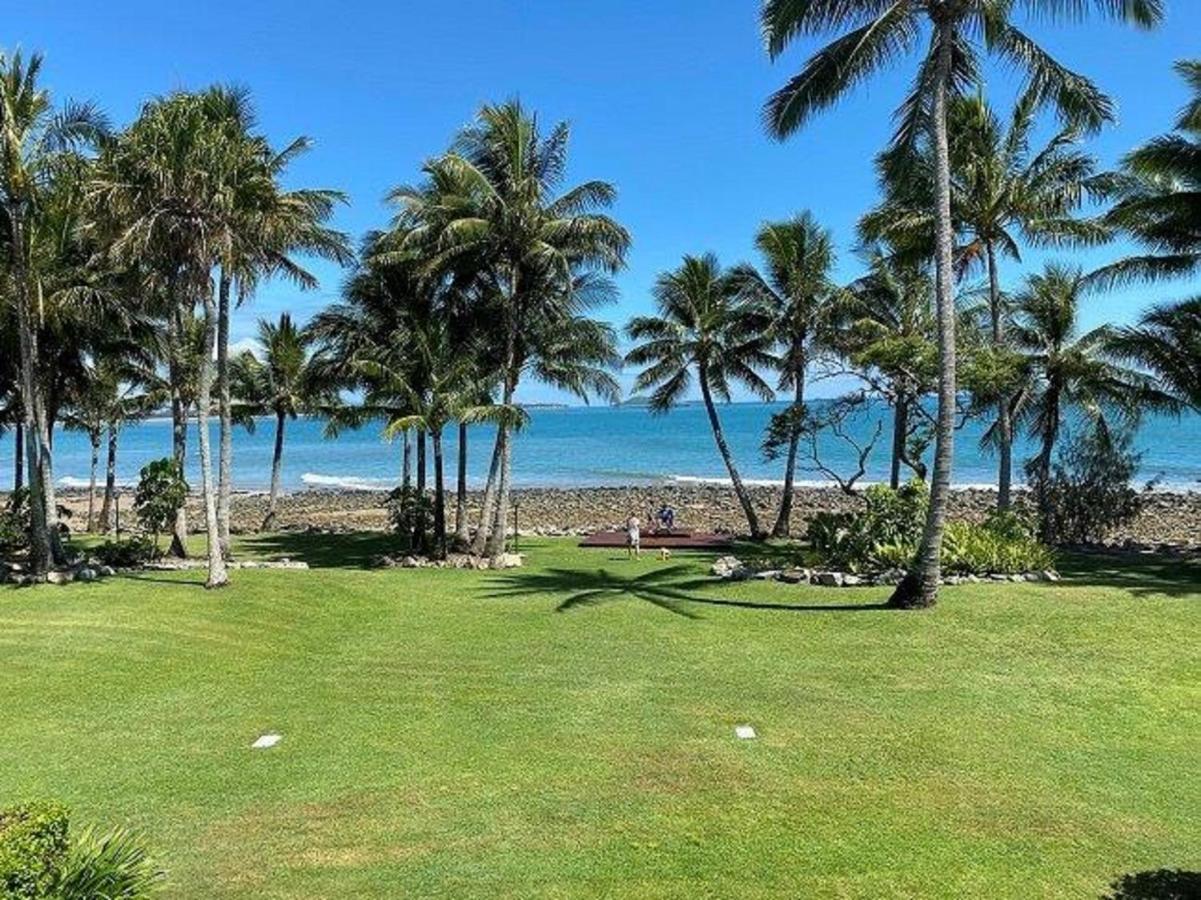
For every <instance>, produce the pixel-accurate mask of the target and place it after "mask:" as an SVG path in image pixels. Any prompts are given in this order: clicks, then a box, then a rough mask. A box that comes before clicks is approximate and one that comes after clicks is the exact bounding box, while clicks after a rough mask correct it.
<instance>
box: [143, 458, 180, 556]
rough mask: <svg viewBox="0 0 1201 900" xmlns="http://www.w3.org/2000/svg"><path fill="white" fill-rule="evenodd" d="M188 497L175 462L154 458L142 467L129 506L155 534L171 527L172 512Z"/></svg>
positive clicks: (155, 543)
mask: <svg viewBox="0 0 1201 900" xmlns="http://www.w3.org/2000/svg"><path fill="white" fill-rule="evenodd" d="M187 500H188V483H187V482H186V481H184V477H183V472H181V471H180V469H179V466H177V465H176V464H175V461H174V460H172V459H170V458H167V459H156V460H154V461H153V462H151V463H147V464H146V465H145V466H143V467H142V471H141V473H140V477H139V479H138V490H137V493H136V494H134V500H133V506H134V510H135V511H136V512H137V515H138V521H139V522H141V523H142V527H143V528H145V529H146V530H147V531H149V532H150V533H151V534H152V535H153V536H154V546H155V547H156V548H157V547H158V536H159V535H160V534H162V533H163V532H164V531H166V530H167V529H168V528H170V527H171V525H172V523H173V522H174V521H175V514H176V513H177V512H179V509H180V507H182V506H183V505H184V504H185V503H186V502H187Z"/></svg>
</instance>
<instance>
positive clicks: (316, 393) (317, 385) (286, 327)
mask: <svg viewBox="0 0 1201 900" xmlns="http://www.w3.org/2000/svg"><path fill="white" fill-rule="evenodd" d="M258 342H259V345H260V346H261V347H262V359H260V358H259V357H258V356H256V355H255V354H254V353H252V352H251V351H249V350H247V351H245V352H244V353H242V355H241V356H240V357H238V358H237V359H236V360H235V362H234V366H233V379H232V380H233V384H234V386H235V388H236V398H237V399H236V402H235V403H234V404H233V405H232V406H231V421H232V419H233V412H234V410H233V407H234V406H236V407H237V408H238V409H237V412H238V413H239V416H240V418H242V419H243V421H245V422H246V423H247V424H248V425H250V426H251V427H253V423H254V419H253V417H254V416H256V415H271V416H274V417H275V442H274V447H273V450H272V453H271V490H270V493H269V494H268V496H267V513H266V515H265V516H264V517H263V523H262V525H261V526H260V528H261V529H262V530H263V531H267V530H269V529H270V528H271V527H272V526H273V525H274V523H275V513H276V511H275V507H276V502H277V500H278V499H279V487H280V473H281V471H282V467H283V455H284V430H285V427H286V425H287V422H288V420H289V419H296V418H297V416H299V415H301V414H302V413H311V412H320V411H322V410H329V409H331V408H332V407H334V406H335V405H336V404H337V403H338V392H337V390H336V388H335V386H334V384H333V383H332V382H331V379H330V378H329V370H328V368H327V367H325V366H324V365H323V364H322V362H321V361H320V360H315V359H314V357H313V355H312V352H311V348H312V345H313V342H314V338H313V336H312V335H311V334H309V333H308V332H305V331H303V330H301V329H300V328H297V327H296V324H295V323H294V322H293V321H292V316H291V315H290V314H289V313H281V314H280V317H279V321H278V322H272V321H270V320H268V319H259V323H258Z"/></svg>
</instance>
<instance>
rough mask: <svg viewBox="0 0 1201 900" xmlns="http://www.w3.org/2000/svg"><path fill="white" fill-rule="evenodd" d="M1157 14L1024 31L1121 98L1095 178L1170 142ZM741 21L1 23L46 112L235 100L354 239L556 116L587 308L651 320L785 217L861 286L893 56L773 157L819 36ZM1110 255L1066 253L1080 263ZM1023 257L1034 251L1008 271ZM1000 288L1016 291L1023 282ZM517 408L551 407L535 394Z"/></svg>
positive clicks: (578, 15) (289, 305)
mask: <svg viewBox="0 0 1201 900" xmlns="http://www.w3.org/2000/svg"><path fill="white" fill-rule="evenodd" d="M1166 5H1167V6H1168V20H1167V23H1166V25H1165V26H1164V27H1163V28H1161V29H1159V30H1158V31H1157V32H1153V33H1149V34H1148V33H1142V32H1136V31H1134V30H1131V29H1125V28H1119V27H1117V26H1115V25H1111V24H1107V23H1103V22H1099V21H1092V22H1089V23H1085V24H1080V25H1068V26H1057V27H1055V28H1054V29H1052V28H1049V27H1045V26H1043V25H1040V24H1039V23H1034V24H1032V25H1030V27H1029V30H1030V31H1031V32H1033V33H1034V34H1035V35H1036V36H1038V37H1039V38H1040V39H1041V40H1042V41H1043V43H1044V45H1045V46H1046V47H1047V48H1048V49H1050V50H1051V51H1052V52H1053V53H1054V54H1055V55H1056V56H1057V57H1058V58H1059V59H1060V60H1061V61H1063V62H1064V63H1066V64H1067V65H1069V66H1072V67H1073V68H1076V69H1078V70H1080V71H1083V72H1085V73H1086V74H1088V75H1090V76H1091V77H1093V78H1094V79H1095V80H1096V81H1098V82H1099V83H1100V85H1101V86H1102V87H1103V88H1104V89H1105V90H1107V91H1108V92H1109V93H1110V94H1111V96H1113V97H1114V99H1115V100H1116V101H1117V104H1118V109H1119V122H1118V124H1117V126H1115V127H1111V128H1109V129H1107V130H1106V132H1104V133H1103V134H1101V135H1099V136H1098V137H1096V138H1095V139H1092V140H1090V142H1089V146H1090V148H1091V149H1092V150H1093V152H1094V153H1095V154H1096V155H1097V156H1098V157H1099V158H1100V160H1101V161H1102V163H1103V164H1111V163H1113V162H1114V161H1115V160H1117V159H1118V158H1119V157H1120V156H1121V154H1122V153H1124V152H1126V151H1127V150H1129V149H1130V148H1132V147H1133V146H1135V145H1136V144H1138V143H1139V142H1140V141H1142V140H1144V139H1145V138H1147V137H1149V136H1151V135H1154V134H1157V133H1160V132H1162V131H1165V130H1167V129H1168V127H1169V125H1170V122H1171V120H1172V119H1173V116H1174V114H1175V112H1176V110H1177V109H1178V108H1179V107H1180V106H1181V105H1182V103H1183V101H1184V97H1185V94H1184V90H1183V87H1182V85H1181V84H1180V83H1179V82H1178V80H1177V79H1176V78H1175V77H1174V75H1173V73H1172V71H1171V63H1172V62H1173V61H1174V60H1176V59H1180V58H1184V57H1187V56H1190V55H1191V56H1197V55H1201V49H1199V45H1198V43H1197V40H1196V38H1197V36H1198V35H1201V4H1199V3H1197V2H1196V0H1166ZM757 11H758V5H757V3H756V2H754V0H744V2H731V0H687V2H685V0H651V2H648V0H610V2H607V3H587V2H582V0H460V2H456V3H446V2H426V0H421V2H380V0H358V2H356V0H348V2H343V3H337V4H333V3H330V4H323V3H315V2H309V3H303V2H302V3H296V2H280V0H255V2H241V3H232V2H228V0H208V2H204V3H199V2H192V3H187V2H180V3H164V2H161V0H159V2H146V0H137V2H126V0H110V2H108V3H104V4H93V3H63V2H53V0H48V2H44V3H32V4H18V5H17V6H16V7H14V8H13V9H10V10H9V11H7V12H6V15H5V37H4V41H5V42H6V44H7V46H8V47H9V48H11V47H14V46H21V47H22V48H24V49H26V50H35V49H36V50H40V51H42V52H43V53H44V54H45V56H46V68H45V80H46V83H47V85H48V86H49V87H51V89H52V90H53V91H54V92H55V93H56V95H57V96H59V97H60V98H61V97H73V98H78V99H83V98H88V99H92V100H95V101H96V102H97V103H99V104H100V105H101V106H102V107H103V108H104V109H105V111H106V112H107V113H108V114H109V116H110V117H111V118H112V119H113V121H114V122H115V123H117V124H125V123H127V122H128V121H129V120H131V119H132V118H133V117H134V116H135V115H136V113H137V110H138V107H139V104H140V103H141V102H142V101H143V100H145V99H147V98H148V97H151V96H153V95H155V94H157V93H161V92H164V91H167V90H171V89H173V88H194V87H201V86H204V85H207V84H210V83H212V82H218V81H220V82H234V83H238V84H242V85H245V86H247V87H249V88H250V89H251V91H252V93H253V96H254V100H255V104H256V107H257V109H258V112H259V118H260V121H261V125H262V128H263V130H264V131H265V132H266V133H267V134H268V135H269V136H270V137H271V139H272V140H273V141H274V142H276V143H277V144H283V143H284V142H286V141H288V140H290V139H291V138H292V137H294V136H296V135H298V134H305V135H308V136H309V137H311V138H312V139H313V140H314V141H315V145H316V146H315V148H314V150H313V151H312V152H311V153H310V154H309V155H308V156H306V157H305V158H303V159H302V160H300V161H299V162H298V163H297V164H296V165H295V166H294V167H293V169H292V172H291V182H292V184H293V185H294V186H313V187H317V186H320V187H332V188H338V189H341V190H343V191H345V192H346V193H347V194H348V195H349V196H350V201H351V202H350V205H349V206H347V207H346V208H344V209H342V210H341V211H340V212H339V214H338V217H337V222H336V224H337V226H338V227H340V228H342V229H344V230H346V231H348V232H350V233H351V234H353V235H355V236H356V237H357V236H358V235H360V234H361V233H362V232H363V231H365V230H367V229H368V228H372V227H378V226H380V225H381V224H383V223H384V222H385V221H386V219H387V216H388V211H387V209H386V208H385V206H384V205H383V201H382V197H383V195H384V193H385V191H386V190H387V189H388V188H389V187H390V186H392V185H394V184H397V183H401V182H407V181H412V180H415V179H416V178H417V174H418V167H419V165H420V163H421V161H422V160H423V159H424V158H426V157H428V156H430V155H433V154H435V153H437V152H439V151H440V150H442V149H444V148H445V146H446V144H447V143H448V141H449V139H450V137H451V136H452V134H453V133H454V131H455V129H456V128H458V127H459V126H460V125H462V124H463V123H465V122H466V121H467V120H468V119H469V118H470V117H471V115H472V114H473V112H474V110H475V109H476V108H477V107H478V106H479V105H480V104H481V103H484V102H487V101H495V100H501V99H504V98H507V97H510V96H515V95H516V96H520V97H521V99H522V100H523V101H524V102H525V103H526V104H527V105H529V106H531V107H533V108H534V109H536V110H538V111H539V114H540V115H541V116H542V117H543V119H544V120H546V121H547V122H550V121H551V120H558V119H566V120H568V121H570V122H571V124H572V129H573V130H572V135H573V145H572V156H571V159H572V165H571V173H570V175H571V178H572V179H573V180H583V179H590V178H603V179H607V180H609V181H612V182H614V183H615V184H616V185H617V187H618V189H619V192H620V199H619V202H618V204H617V207H616V210H615V214H616V215H617V216H618V218H619V219H620V220H621V221H622V222H623V223H624V224H625V225H626V226H627V227H628V228H629V229H630V231H631V232H632V234H633V237H634V246H633V250H632V252H631V254H630V258H629V266H628V268H627V269H626V270H625V271H624V272H623V273H622V274H621V275H620V276H619V278H618V283H619V286H620V288H621V295H622V296H621V301H620V304H619V305H617V306H614V307H613V308H611V309H610V310H609V311H608V313H607V317H608V318H610V319H612V320H613V321H614V322H615V323H621V322H624V321H625V320H626V319H628V318H629V316H631V315H633V314H636V313H641V312H646V311H648V310H649V309H650V308H651V306H652V303H651V300H650V296H649V293H650V286H651V284H652V283H653V280H654V277H655V274H656V273H657V272H659V271H662V270H664V269H667V268H670V267H672V266H674V265H676V264H677V263H678V261H679V259H680V257H681V255H682V254H684V253H688V252H700V251H704V250H713V251H715V252H717V253H718V254H719V256H720V257H721V258H722V260H723V261H725V262H729V263H732V262H735V261H739V260H743V259H751V258H753V252H752V245H751V239H752V236H753V233H754V231H755V229H756V227H757V226H758V225H759V224H760V223H761V222H762V221H764V220H766V219H771V218H779V217H784V216H788V215H791V214H792V213H794V212H796V211H797V210H800V209H803V208H808V209H811V210H813V211H814V212H815V213H816V214H817V215H818V217H819V218H820V219H821V220H822V221H823V222H824V223H825V224H826V225H827V226H828V227H830V228H831V229H833V231H834V233H835V235H836V238H837V239H838V242H839V245H840V247H841V248H842V256H841V259H840V263H839V274H840V276H842V277H843V278H847V279H849V278H851V277H854V276H855V275H856V274H857V272H858V267H857V260H856V259H855V258H854V257H853V256H852V255H851V254H850V252H849V248H850V246H851V244H852V241H853V230H854V224H855V221H856V219H857V218H858V216H859V215H860V214H861V213H862V212H863V211H864V210H865V209H866V208H868V207H869V206H870V205H871V204H872V203H873V202H874V200H875V197H876V190H875V183H874V176H873V171H872V158H873V156H874V154H875V153H876V152H877V151H878V150H879V149H880V148H881V147H882V146H883V145H884V144H885V143H886V141H887V139H888V136H889V134H890V130H891V121H890V115H891V112H892V110H893V108H894V107H895V106H896V104H897V101H898V100H899V98H900V97H901V96H902V94H903V93H904V90H905V86H906V82H907V78H908V75H909V74H910V73H911V72H912V69H913V64H912V62H911V61H910V62H905V63H901V64H900V65H898V66H897V67H896V68H895V69H894V70H892V71H891V72H889V73H886V74H884V75H883V76H880V77H877V78H875V79H874V80H872V81H871V82H870V83H869V84H867V85H865V86H864V87H862V88H861V89H859V90H858V91H857V92H855V93H854V94H853V95H852V96H851V97H850V98H848V99H847V100H846V101H845V102H843V103H842V104H841V105H840V106H839V107H837V108H836V109H835V110H832V111H831V112H829V113H827V114H825V115H823V116H820V117H818V118H817V119H816V120H814V122H813V123H812V124H811V125H810V126H809V127H808V128H807V129H806V130H805V131H804V132H802V133H800V134H798V135H797V136H796V137H794V138H792V139H791V140H789V141H788V142H786V143H782V144H781V143H777V142H774V141H772V140H770V139H769V138H767V137H766V136H765V135H764V132H763V129H762V126H761V124H760V118H759V115H760V110H761V107H762V104H763V101H764V99H765V98H766V97H767V96H768V94H769V93H770V92H771V91H772V90H773V89H775V88H776V87H778V86H779V85H780V84H781V83H782V82H783V81H784V80H785V79H786V78H787V77H788V76H789V75H790V74H791V73H792V72H794V71H795V70H796V69H797V68H798V67H799V66H800V65H801V63H802V62H803V60H804V58H805V57H806V55H807V53H808V51H810V50H811V49H813V47H815V46H816V42H808V43H802V44H799V45H798V46H797V47H796V48H795V49H794V50H793V51H791V52H789V53H788V54H787V55H786V56H785V57H783V58H782V59H780V60H778V61H777V62H776V63H774V64H773V63H771V62H770V61H769V60H768V59H767V57H766V55H765V54H764V53H763V50H762V47H761V44H760V40H759V35H758V28H757ZM988 81H989V84H988V89H989V92H990V95H991V96H993V97H994V99H996V100H998V101H999V102H1002V103H1007V102H1008V99H1009V98H1010V97H1011V96H1012V93H1013V90H1014V88H1015V85H1016V82H1015V79H1014V77H1013V75H1012V73H1008V72H1005V71H1002V70H998V69H995V68H990V69H989V72H988ZM1122 250H1123V248H1122V247H1121V246H1115V247H1108V248H1104V249H1102V250H1096V251H1089V252H1087V253H1077V254H1075V255H1074V256H1075V258H1076V259H1077V261H1078V262H1079V263H1080V264H1081V265H1083V266H1085V267H1091V266H1094V265H1097V264H1100V263H1102V262H1104V261H1106V260H1107V259H1109V258H1112V257H1113V256H1115V255H1117V254H1119V253H1120V252H1122ZM1041 258H1042V257H1041V256H1040V255H1039V254H1030V255H1028V257H1027V260H1026V264H1027V266H1028V267H1029V266H1033V265H1037V264H1039V263H1040V261H1041ZM316 271H318V273H319V274H320V275H321V277H322V285H321V288H320V289H319V290H316V291H311V292H307V293H305V292H300V291H298V290H296V289H295V288H292V287H290V286H288V285H286V284H269V285H265V286H264V287H262V288H261V289H260V291H259V293H258V294H257V295H256V297H255V298H254V299H253V301H252V303H251V305H249V306H248V307H246V308H244V309H242V310H240V311H239V312H238V314H237V318H236V320H235V322H234V328H233V334H234V338H235V340H241V339H245V338H247V337H248V336H249V335H250V334H252V333H253V330H254V322H255V319H256V317H258V316H274V315H277V314H278V313H279V312H280V311H282V310H285V309H288V310H291V311H292V312H293V314H294V315H297V316H299V317H300V318H302V319H304V318H307V317H308V316H310V315H311V314H312V313H313V312H314V311H315V310H316V309H318V308H320V307H321V306H322V305H324V304H325V303H327V302H329V300H330V299H331V298H332V297H334V296H335V295H336V293H337V290H338V285H339V282H340V280H341V276H340V274H339V273H338V271H337V270H336V269H335V268H331V267H329V266H325V265H318V266H317V267H316ZM1005 276H1006V280H1007V282H1009V283H1012V282H1013V281H1015V280H1016V278H1017V277H1019V276H1020V269H1018V268H1015V267H1012V266H1010V267H1008V268H1007V269H1006V271H1005ZM1190 288H1191V289H1192V291H1193V292H1195V291H1196V288H1197V286H1196V285H1187V284H1182V285H1179V286H1172V287H1169V288H1160V289H1157V290H1158V292H1157V293H1150V292H1148V291H1147V290H1146V289H1136V290H1131V291H1126V292H1123V293H1121V294H1115V295H1110V296H1107V297H1099V298H1095V299H1093V300H1091V301H1090V304H1089V308H1088V310H1087V312H1086V324H1095V323H1099V322H1102V321H1126V320H1129V319H1130V318H1132V317H1133V316H1134V315H1136V314H1137V312H1138V310H1139V309H1141V308H1142V307H1143V306H1145V305H1146V304H1147V303H1148V302H1151V301H1154V300H1158V299H1164V298H1168V297H1173V296H1184V295H1185V294H1186V293H1188V292H1189V290H1190ZM836 387H837V386H836V385H829V384H828V385H825V386H821V385H819V386H818V388H817V390H819V391H822V390H825V391H826V392H827V393H829V392H831V391H833V390H834V389H835V388H836ZM525 398H526V399H527V400H547V399H554V397H553V395H552V394H551V393H550V392H548V391H547V390H545V389H541V388H537V387H531V388H529V389H527V390H526V391H525Z"/></svg>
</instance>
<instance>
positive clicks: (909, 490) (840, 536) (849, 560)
mask: <svg viewBox="0 0 1201 900" xmlns="http://www.w3.org/2000/svg"><path fill="white" fill-rule="evenodd" d="M863 501H864V508H863V510H862V511H861V512H854V513H818V514H817V515H816V516H814V517H813V519H812V520H810V523H809V530H808V532H807V533H806V535H805V537H806V539H807V540H808V541H809V545H810V547H812V548H813V551H814V553H815V554H816V556H817V558H818V559H819V560H820V561H821V563H822V564H823V565H827V566H830V567H832V568H837V569H841V570H843V571H848V572H859V571H866V570H876V569H888V568H904V567H905V566H907V565H908V564H909V561H910V560H912V559H913V556H914V554H915V553H916V552H917V546H918V541H919V540H920V539H921V534H922V527H923V525H924V524H925V520H926V505H927V504H928V503H929V495H928V494H927V491H926V485H925V483H924V482H922V481H913V482H910V483H909V484H906V485H904V486H902V487H900V488H898V489H897V490H895V491H894V490H892V489H891V488H888V487H886V486H884V485H872V486H871V487H869V488H868V489H867V490H865V491H864V492H863Z"/></svg>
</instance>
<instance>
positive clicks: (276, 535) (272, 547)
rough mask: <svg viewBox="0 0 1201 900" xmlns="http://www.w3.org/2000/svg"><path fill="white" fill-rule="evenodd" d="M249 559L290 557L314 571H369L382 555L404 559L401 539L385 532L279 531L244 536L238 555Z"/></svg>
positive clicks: (236, 550)
mask: <svg viewBox="0 0 1201 900" xmlns="http://www.w3.org/2000/svg"><path fill="white" fill-rule="evenodd" d="M238 551H240V552H241V553H242V554H244V555H248V556H263V557H287V558H288V559H294V560H297V561H299V562H304V563H308V565H309V567H310V568H313V569H370V568H372V560H373V559H374V558H375V557H377V556H380V555H381V554H389V555H392V556H399V555H403V554H404V553H405V551H404V550H403V549H401V547H400V539H399V538H398V537H397V536H396V535H394V534H388V533H386V532H382V531H353V532H348V533H346V534H322V533H308V532H303V531H279V532H269V533H264V534H251V535H245V536H243V537H241V538H239V539H238V542H237V544H236V545H235V552H238Z"/></svg>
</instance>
